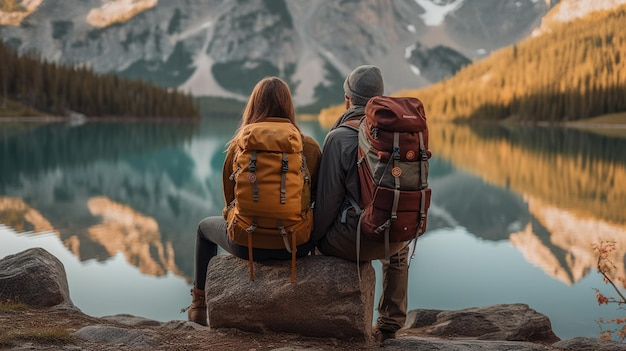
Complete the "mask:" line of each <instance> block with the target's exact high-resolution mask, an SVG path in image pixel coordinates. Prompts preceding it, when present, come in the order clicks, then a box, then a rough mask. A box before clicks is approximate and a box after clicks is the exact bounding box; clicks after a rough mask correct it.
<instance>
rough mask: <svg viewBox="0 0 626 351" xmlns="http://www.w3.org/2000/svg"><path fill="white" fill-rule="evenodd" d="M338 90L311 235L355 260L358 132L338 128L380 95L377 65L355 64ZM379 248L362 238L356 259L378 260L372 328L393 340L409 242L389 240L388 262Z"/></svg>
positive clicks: (402, 316)
mask: <svg viewBox="0 0 626 351" xmlns="http://www.w3.org/2000/svg"><path fill="white" fill-rule="evenodd" d="M343 88H344V92H345V96H344V98H345V104H346V111H345V112H344V113H343V114H342V115H341V117H339V119H338V120H337V121H336V122H335V124H334V125H333V127H332V128H331V130H330V131H329V133H328V135H327V136H326V139H325V140H324V146H323V151H322V160H321V163H320V169H319V178H318V183H317V198H316V204H315V209H314V229H313V234H312V236H311V238H312V239H313V241H314V242H315V243H316V245H317V248H318V249H319V251H321V252H322V253H323V254H325V255H329V256H337V257H341V258H344V259H347V260H352V261H356V260H357V244H356V233H357V223H358V220H359V215H358V213H357V211H356V210H355V209H354V206H353V205H352V204H353V203H355V204H356V203H358V202H359V200H360V183H359V176H358V169H357V162H356V161H357V146H358V133H357V131H355V130H354V129H351V128H347V127H340V126H341V124H342V123H344V122H345V121H346V120H349V119H353V118H356V119H358V118H360V117H362V116H363V115H364V114H365V105H366V104H367V101H368V100H369V99H370V98H371V97H373V96H377V95H383V93H384V84H383V78H382V74H381V72H380V69H379V68H378V67H376V66H371V65H365V66H359V67H357V68H356V69H355V70H354V71H352V72H351V73H350V74H349V75H348V77H347V78H346V80H345V82H344V84H343ZM384 246H385V245H384V244H382V243H380V242H376V241H372V240H369V239H368V238H367V237H365V236H361V240H360V252H359V260H360V261H371V260H375V259H380V260H381V261H382V263H383V266H382V271H383V293H382V296H381V299H380V302H379V304H378V319H377V321H376V325H375V326H374V330H373V334H374V337H375V338H376V340H377V341H379V342H383V341H384V340H386V339H392V338H395V336H396V331H398V330H399V329H400V328H402V326H404V322H405V320H406V310H407V289H408V261H407V259H408V254H409V245H408V242H401V243H390V254H391V256H390V258H389V261H387V260H386V259H385V247H384Z"/></svg>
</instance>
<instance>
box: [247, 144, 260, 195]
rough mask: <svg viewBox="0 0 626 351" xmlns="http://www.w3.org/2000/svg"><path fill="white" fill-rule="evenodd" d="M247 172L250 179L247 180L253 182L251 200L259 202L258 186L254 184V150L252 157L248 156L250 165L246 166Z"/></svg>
mask: <svg viewBox="0 0 626 351" xmlns="http://www.w3.org/2000/svg"><path fill="white" fill-rule="evenodd" d="M248 171H250V174H251V175H252V177H250V178H249V179H251V180H253V182H252V200H254V201H259V186H258V184H257V182H256V150H253V151H252V155H251V156H250V165H248Z"/></svg>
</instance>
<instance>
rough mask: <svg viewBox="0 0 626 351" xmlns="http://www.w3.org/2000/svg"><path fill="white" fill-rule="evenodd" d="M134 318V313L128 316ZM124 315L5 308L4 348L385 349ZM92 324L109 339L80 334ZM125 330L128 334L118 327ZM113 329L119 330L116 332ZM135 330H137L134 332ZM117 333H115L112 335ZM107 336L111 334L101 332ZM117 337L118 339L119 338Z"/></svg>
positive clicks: (0, 312) (0, 332) (0, 324)
mask: <svg viewBox="0 0 626 351" xmlns="http://www.w3.org/2000/svg"><path fill="white" fill-rule="evenodd" d="M129 318H130V319H132V316H129ZM120 320H122V321H123V320H124V318H113V319H107V318H93V317H90V316H87V315H85V314H83V313H81V312H80V311H77V310H73V309H56V308H54V309H50V308H39V309H31V308H28V309H0V350H98V351H108V350H111V351H112V350H137V349H151V350H256V351H261V350H281V351H287V350H348V351H350V350H372V351H373V350H382V349H383V348H381V347H379V346H378V345H377V344H374V343H371V344H366V343H363V342H350V341H340V340H334V339H321V338H310V337H303V336H299V335H293V334H278V333H266V334H257V333H246V332H242V331H239V330H237V329H219V330H211V329H209V328H208V327H202V326H199V325H197V324H195V323H191V322H184V321H172V322H169V323H164V324H162V323H158V322H155V321H148V320H143V321H142V322H141V321H140V322H138V323H137V324H136V325H127V324H124V323H122V322H121V321H120ZM87 326H109V327H113V328H115V329H104V330H103V333H102V334H105V333H106V331H107V330H109V334H110V335H109V336H108V337H110V339H109V342H107V343H103V342H102V341H90V340H88V339H84V338H82V337H79V336H77V335H75V332H76V331H78V330H80V329H81V328H83V327H87ZM117 328H120V329H124V330H125V331H126V332H127V333H121V332H119V329H117ZM111 330H116V331H117V332H115V333H113V332H111ZM133 331H136V332H137V334H135V333H133ZM113 334H115V335H113ZM100 336H101V337H102V338H103V339H105V338H107V336H106V335H100ZM115 338H117V339H118V340H117V341H116V340H114V339H115Z"/></svg>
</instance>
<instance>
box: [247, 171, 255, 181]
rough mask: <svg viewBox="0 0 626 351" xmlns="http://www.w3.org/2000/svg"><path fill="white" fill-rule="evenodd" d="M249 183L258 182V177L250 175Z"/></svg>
mask: <svg viewBox="0 0 626 351" xmlns="http://www.w3.org/2000/svg"><path fill="white" fill-rule="evenodd" d="M248 181H249V182H250V183H254V182H256V175H254V174H253V173H250V174H248Z"/></svg>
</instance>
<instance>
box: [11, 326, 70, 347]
mask: <svg viewBox="0 0 626 351" xmlns="http://www.w3.org/2000/svg"><path fill="white" fill-rule="evenodd" d="M5 328H6V327H0V346H11V345H20V344H23V343H24V342H31V343H37V344H43V345H50V344H65V343H67V342H69V341H70V340H72V335H71V334H70V332H69V331H68V330H67V329H65V328H62V327H46V326H33V327H32V328H25V329H14V328H11V329H8V328H7V329H5Z"/></svg>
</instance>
